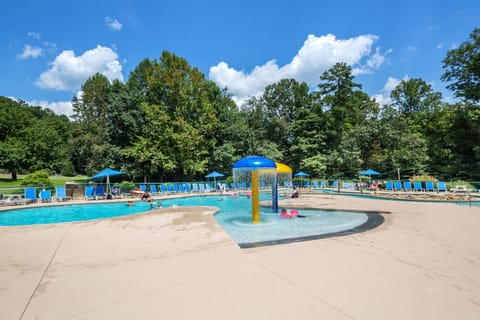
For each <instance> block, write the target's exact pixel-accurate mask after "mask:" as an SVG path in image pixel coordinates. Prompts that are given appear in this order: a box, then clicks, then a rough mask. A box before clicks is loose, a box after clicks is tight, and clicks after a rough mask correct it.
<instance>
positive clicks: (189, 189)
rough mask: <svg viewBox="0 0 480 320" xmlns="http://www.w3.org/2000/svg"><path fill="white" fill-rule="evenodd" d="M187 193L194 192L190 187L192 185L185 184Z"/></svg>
mask: <svg viewBox="0 0 480 320" xmlns="http://www.w3.org/2000/svg"><path fill="white" fill-rule="evenodd" d="M185 192H187V193H190V192H192V188H191V187H190V183H185Z"/></svg>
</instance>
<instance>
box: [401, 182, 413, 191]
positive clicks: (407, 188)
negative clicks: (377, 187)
mask: <svg viewBox="0 0 480 320" xmlns="http://www.w3.org/2000/svg"><path fill="white" fill-rule="evenodd" d="M403 190H405V191H412V184H411V183H410V181H404V182H403Z"/></svg>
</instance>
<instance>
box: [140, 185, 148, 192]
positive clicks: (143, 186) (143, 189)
mask: <svg viewBox="0 0 480 320" xmlns="http://www.w3.org/2000/svg"><path fill="white" fill-rule="evenodd" d="M139 187H140V189H141V190H142V191H143V192H145V191H147V186H146V185H144V184H141V185H139Z"/></svg>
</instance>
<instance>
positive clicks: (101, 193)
mask: <svg viewBox="0 0 480 320" xmlns="http://www.w3.org/2000/svg"><path fill="white" fill-rule="evenodd" d="M106 196H107V195H106V194H105V188H104V187H103V186H96V188H95V199H96V200H98V199H100V198H101V199H105V198H106Z"/></svg>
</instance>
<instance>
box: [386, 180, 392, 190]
mask: <svg viewBox="0 0 480 320" xmlns="http://www.w3.org/2000/svg"><path fill="white" fill-rule="evenodd" d="M385 190H386V191H393V182H392V181H387V182H386V183H385Z"/></svg>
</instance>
